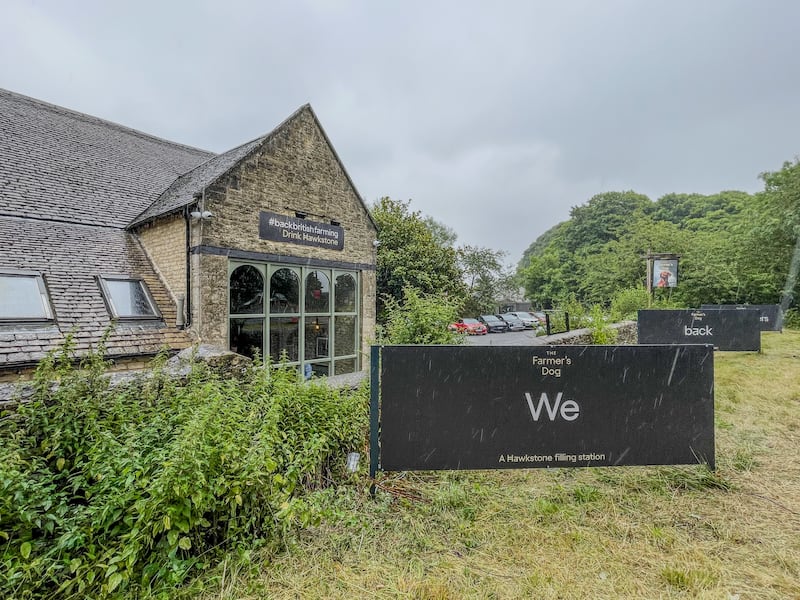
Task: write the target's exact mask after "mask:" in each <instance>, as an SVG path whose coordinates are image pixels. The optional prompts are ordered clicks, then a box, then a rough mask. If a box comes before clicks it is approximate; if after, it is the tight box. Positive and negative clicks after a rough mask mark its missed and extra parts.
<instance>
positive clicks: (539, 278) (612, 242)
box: [516, 160, 800, 307]
mask: <svg viewBox="0 0 800 600" xmlns="http://www.w3.org/2000/svg"><path fill="white" fill-rule="evenodd" d="M761 179H762V180H763V181H764V190H763V191H761V192H758V193H756V194H748V193H746V192H741V191H724V192H720V193H718V194H712V195H702V194H667V195H665V196H663V197H661V198H659V199H658V200H656V201H651V200H650V199H649V198H648V197H647V196H645V195H642V194H639V193H636V192H634V191H627V192H607V193H602V194H597V195H596V196H594V197H592V198H591V199H590V200H589V201H588V202H587V203H586V204H584V205H581V206H576V207H573V208H572V210H571V212H570V219H569V220H567V221H564V222H562V223H559V224H558V225H556V226H554V227H552V228H551V229H550V230H548V231H547V232H545V233H544V234H542V235H541V236H539V238H537V239H536V240H535V241H534V242H533V243H532V244H531V245H530V246H529V247H528V249H527V250H526V251H525V253H524V255H523V257H522V260H521V261H520V262H519V264H518V267H517V272H516V275H517V278H518V281H519V283H520V284H521V285H522V286H523V287H524V288H525V293H526V296H527V298H528V299H529V300H531V301H532V302H533V303H534V304H535V305H538V306H542V307H550V306H553V305H561V304H563V303H564V302H567V301H568V300H569V299H575V300H577V301H579V302H582V303H585V304H601V305H604V306H608V305H610V304H611V303H612V301H613V300H614V298H615V296H617V295H618V294H619V293H621V292H622V291H624V290H630V289H633V288H639V289H641V288H644V287H645V286H646V272H647V271H646V269H647V266H646V260H645V258H644V257H645V256H646V255H647V254H649V253H675V254H678V255H680V263H679V284H678V286H677V287H675V288H669V289H666V290H657V293H658V294H659V295H660V297H659V298H657V299H658V300H661V301H662V302H666V303H669V304H671V305H675V306H687V307H695V306H699V305H700V304H702V303H720V304H722V303H749V304H775V303H778V302H780V301H781V298H782V296H783V292H784V288H785V287H786V286H787V281H788V290H787V292H789V293H790V295H793V294H792V293H793V292H795V291H796V287H797V285H796V283H797V282H796V273H795V279H792V273H791V269H790V266H791V265H792V259H793V257H794V262H795V263H797V262H798V258H800V242H798V240H800V161H797V160H795V161H794V162H786V163H784V165H783V167H782V168H781V169H780V170H778V171H775V172H767V173H763V174H762V175H761Z"/></svg>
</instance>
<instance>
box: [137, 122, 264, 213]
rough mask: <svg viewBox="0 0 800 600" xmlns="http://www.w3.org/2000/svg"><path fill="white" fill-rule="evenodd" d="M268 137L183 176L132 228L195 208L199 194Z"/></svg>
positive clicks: (247, 144) (242, 146)
mask: <svg viewBox="0 0 800 600" xmlns="http://www.w3.org/2000/svg"><path fill="white" fill-rule="evenodd" d="M268 137H269V134H268V135H265V136H263V137H260V138H256V139H255V140H253V141H251V142H247V143H246V144H242V145H241V146H239V147H237V148H234V149H233V150H228V151H227V152H225V153H223V154H218V155H217V156H215V157H214V158H211V159H209V160H208V161H206V162H204V163H203V164H201V165H200V166H198V167H195V168H194V169H192V170H191V171H189V172H188V173H186V174H184V175H181V176H180V177H178V179H176V180H175V182H174V183H173V184H172V185H171V186H169V187H168V188H167V189H166V190H164V193H162V194H161V195H160V196H159V197H158V199H157V200H156V201H155V202H153V204H151V205H150V206H149V207H148V208H147V209H145V210H144V211H143V212H142V213H141V214H140V215H138V216H137V217H136V218H134V219H133V220H132V221H131V223H130V227H135V226H137V225H141V224H142V223H145V222H147V221H149V220H151V219H154V218H156V217H160V216H162V215H167V214H169V213H171V212H175V211H176V210H178V209H180V208H183V207H184V206H187V205H189V204H192V203H193V202H194V200H195V196H196V195H197V194H200V193H202V191H203V190H204V189H206V188H207V187H208V186H210V185H212V184H213V183H214V182H215V181H216V180H217V179H219V178H220V177H221V176H223V175H224V174H225V173H227V172H228V171H230V170H231V169H232V168H233V167H234V166H236V165H237V164H238V163H239V162H240V161H242V160H244V159H245V158H246V157H247V156H248V155H249V154H250V153H251V152H252V151H253V150H255V149H256V148H258V147H259V146H261V143H262V142H263V141H264V140H265V139H267V138H268Z"/></svg>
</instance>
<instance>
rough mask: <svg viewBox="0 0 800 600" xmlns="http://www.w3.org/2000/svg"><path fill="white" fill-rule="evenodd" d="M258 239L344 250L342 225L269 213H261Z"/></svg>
mask: <svg viewBox="0 0 800 600" xmlns="http://www.w3.org/2000/svg"><path fill="white" fill-rule="evenodd" d="M258 237H260V238H261V239H262V240H272V241H273V242H287V243H289V244H300V245H301V246H317V247H320V248H330V249H332V250H341V249H342V248H344V229H342V227H341V226H340V225H331V224H328V223H318V222H316V221H308V220H307V219H300V218H297V217H288V216H286V215H279V214H278V213H274V212H268V211H261V213H259V221H258Z"/></svg>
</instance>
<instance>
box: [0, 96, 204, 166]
mask: <svg viewBox="0 0 800 600" xmlns="http://www.w3.org/2000/svg"><path fill="white" fill-rule="evenodd" d="M0 95H5V96H8V97H11V98H14V99H16V100H18V101H24V102H27V103H28V104H33V105H36V106H38V107H40V108H42V109H44V110H49V111H51V112H54V113H57V114H61V115H66V116H70V117H73V118H78V119H81V120H83V121H86V122H90V123H94V124H98V125H104V126H106V127H109V128H113V129H116V130H118V131H122V132H125V133H128V134H133V135H135V136H137V137H141V138H147V139H149V140H152V141H155V142H158V143H161V144H164V145H167V146H171V147H173V148H183V149H185V150H189V151H191V152H195V153H200V154H208V155H211V156H209V160H210V159H211V158H213V157H214V156H216V153H214V152H211V151H210V150H204V149H203V148H198V147H196V146H189V145H188V144H181V143H180V142H174V141H172V140H168V139H166V138H163V137H159V136H157V135H153V134H150V133H146V132H144V131H140V130H138V129H134V128H132V127H127V126H125V125H122V124H120V123H117V122H115V121H109V120H108V119H101V118H100V117H95V116H93V115H90V114H87V113H83V112H80V111H77V110H73V109H71V108H66V107H64V106H59V105H58V104H53V103H51V102H45V101H44V100H39V99H38V98H33V97H31V96H26V95H25V94H20V93H18V92H12V91H11V90H7V89H4V88H0Z"/></svg>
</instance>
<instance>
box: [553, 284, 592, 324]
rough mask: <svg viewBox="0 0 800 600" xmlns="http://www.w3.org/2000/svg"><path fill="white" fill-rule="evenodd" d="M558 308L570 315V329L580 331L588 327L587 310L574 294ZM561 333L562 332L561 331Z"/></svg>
mask: <svg viewBox="0 0 800 600" xmlns="http://www.w3.org/2000/svg"><path fill="white" fill-rule="evenodd" d="M558 308H559V309H560V310H563V311H564V312H566V313H567V314H568V315H569V326H570V329H580V328H581V327H586V326H587V319H586V308H584V306H583V304H581V303H580V301H579V300H578V299H577V297H576V296H575V294H574V293H571V294H569V295H568V296H567V297H566V298H565V299H564V301H563V302H560V303H559V305H558ZM559 331H561V330H560V329H559Z"/></svg>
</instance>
